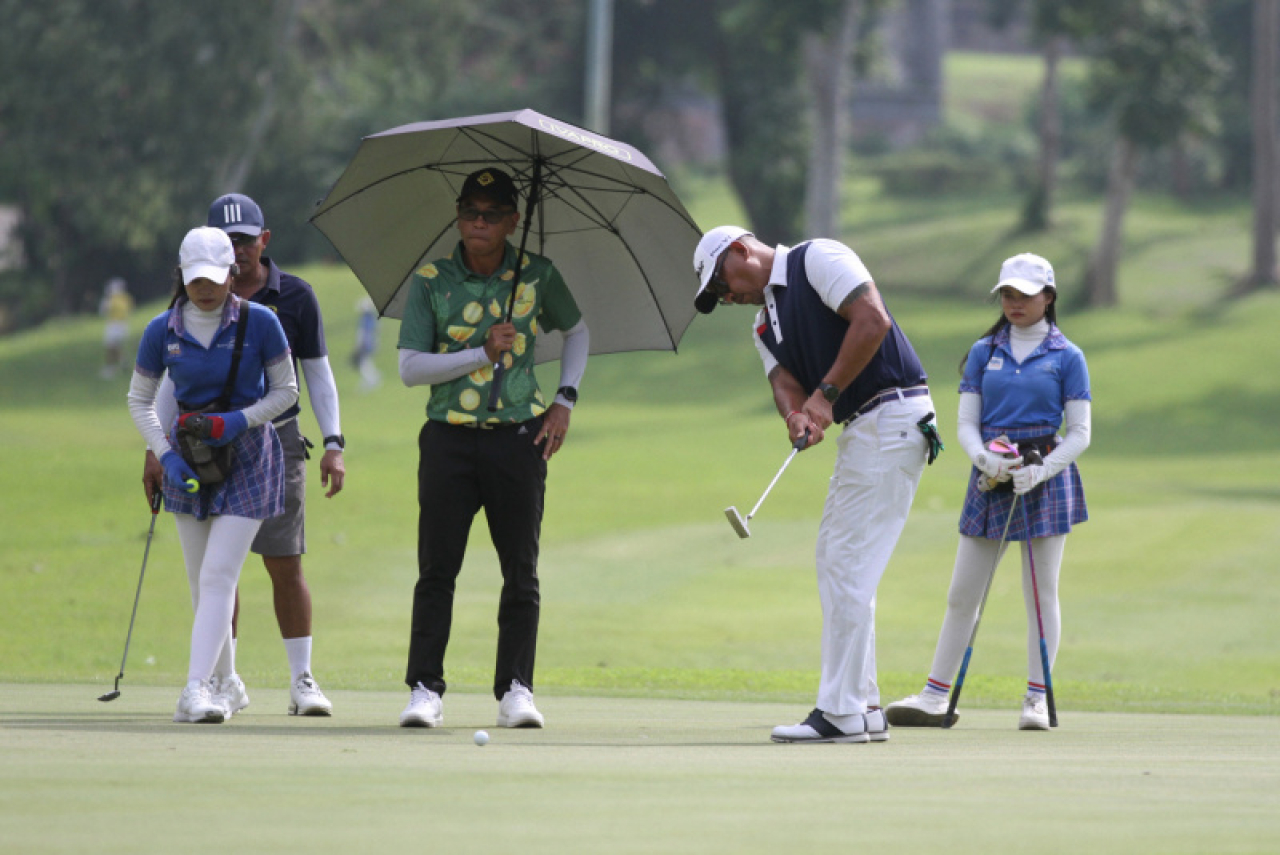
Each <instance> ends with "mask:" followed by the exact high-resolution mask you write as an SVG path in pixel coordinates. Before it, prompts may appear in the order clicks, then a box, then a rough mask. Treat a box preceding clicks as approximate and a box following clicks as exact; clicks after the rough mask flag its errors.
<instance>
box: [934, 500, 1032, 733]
mask: <svg viewBox="0 0 1280 855" xmlns="http://www.w3.org/2000/svg"><path fill="white" fill-rule="evenodd" d="M1018 499H1019V496H1018V495H1017V494H1016V493H1015V494H1014V496H1013V504H1011V505H1009V516H1008V517H1006V518H1005V521H1004V531H1003V532H1002V533H1001V534H1000V545H999V546H997V547H996V560H995V561H994V562H993V563H992V565H991V575H989V576H988V577H987V586H986V587H985V588H983V589H982V601H981V602H979V603H978V616H977V617H976V618H974V620H973V630H972V631H971V632H970V633H969V646H968V647H966V648H965V651H964V661H962V662H961V663H960V673H959V674H957V675H956V684H955V685H954V686H952V687H951V699H950V700H949V701H948V702H947V714H946V715H944V716H943V717H942V726H943V727H944V728H950V727H951V726H952V725H953V724H955V723H956V704H958V703H960V692H961V691H962V690H963V689H964V677H965V674H967V673H969V659H970V657H972V656H973V642H974V641H975V640H976V639H977V637H978V625H979V624H981V623H982V612H983V610H984V609H985V608H986V607H987V594H990V593H991V582H992V580H993V579H995V578H996V568H997V567H999V566H1000V553H1001V552H1003V551H1004V544H1005V540H1006V539H1007V538H1008V537H1009V523H1011V522H1013V512H1014V511H1016V510H1017V509H1018ZM1024 511H1025V508H1024Z"/></svg>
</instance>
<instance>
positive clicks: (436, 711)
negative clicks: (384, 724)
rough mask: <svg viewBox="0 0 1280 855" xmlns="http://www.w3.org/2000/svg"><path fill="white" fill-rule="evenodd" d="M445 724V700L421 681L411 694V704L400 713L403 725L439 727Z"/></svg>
mask: <svg viewBox="0 0 1280 855" xmlns="http://www.w3.org/2000/svg"><path fill="white" fill-rule="evenodd" d="M442 724H444V701H443V700H442V699H441V698H440V696H439V695H437V694H436V693H435V692H433V691H431V690H430V689H428V688H427V687H426V686H424V685H422V684H421V683H419V684H418V685H416V686H414V687H413V691H412V693H411V694H410V695H409V706H407V707H405V708H404V712H402V713H400V726H401V727H439V726H440V725H442Z"/></svg>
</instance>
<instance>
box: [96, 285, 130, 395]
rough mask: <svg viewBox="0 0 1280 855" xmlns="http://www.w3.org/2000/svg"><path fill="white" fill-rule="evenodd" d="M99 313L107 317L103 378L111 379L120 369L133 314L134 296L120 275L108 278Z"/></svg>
mask: <svg viewBox="0 0 1280 855" xmlns="http://www.w3.org/2000/svg"><path fill="white" fill-rule="evenodd" d="M98 314H99V315H101V316H102V317H104V318H106V319H107V324H106V327H105V328H104V329H103V332H102V350H103V355H102V379H103V380H109V379H111V378H112V377H114V376H116V373H117V372H118V371H119V370H120V365H121V361H122V359H123V356H124V341H125V339H126V338H128V337H129V316H130V315H131V314H133V297H131V296H129V289H128V286H127V285H126V284H125V281H124V280H123V279H121V278H120V277H119V276H113V277H111V278H110V279H108V280H107V285H106V288H105V290H104V291H103V294H102V302H101V303H99V304H98Z"/></svg>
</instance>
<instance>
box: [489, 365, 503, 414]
mask: <svg viewBox="0 0 1280 855" xmlns="http://www.w3.org/2000/svg"><path fill="white" fill-rule="evenodd" d="M506 373H507V369H506V366H504V365H503V364H502V363H501V362H495V363H493V382H492V383H490V384H489V412H491V413H496V412H497V411H498V398H500V397H501V396H502V375H504V374H506Z"/></svg>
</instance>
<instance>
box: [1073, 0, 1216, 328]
mask: <svg viewBox="0 0 1280 855" xmlns="http://www.w3.org/2000/svg"><path fill="white" fill-rule="evenodd" d="M1062 6H1063V7H1064V9H1063V11H1062V15H1063V20H1064V21H1066V22H1068V24H1069V26H1070V27H1071V28H1072V30H1073V31H1074V32H1075V33H1076V34H1077V35H1078V37H1079V38H1080V39H1081V40H1082V41H1084V42H1085V43H1086V44H1092V45H1095V46H1096V48H1095V49H1096V53H1095V57H1094V61H1093V63H1092V64H1091V68H1090V86H1091V90H1092V100H1093V103H1094V104H1095V106H1096V107H1097V108H1098V109H1100V110H1104V111H1106V112H1107V113H1108V114H1109V115H1110V116H1111V117H1112V121H1113V123H1114V128H1115V143H1114V147H1113V150H1112V155H1111V164H1110V167H1109V172H1108V178H1107V192H1106V203H1105V208H1104V213H1103V222H1102V229H1101V232H1100V234H1099V235H1098V241H1097V243H1096V245H1095V246H1094V249H1093V251H1092V253H1091V254H1090V257H1089V262H1088V266H1087V269H1086V273H1085V293H1086V300H1087V302H1088V304H1089V305H1092V306H1108V305H1113V304H1114V303H1115V302H1116V270H1117V268H1118V266H1119V261H1120V247H1121V244H1122V241H1123V236H1124V218H1125V214H1126V212H1127V210H1128V206H1129V200H1130V198H1131V196H1132V193H1133V188H1134V182H1135V178H1136V174H1137V167H1138V158H1139V156H1140V154H1141V152H1143V151H1151V150H1155V149H1158V148H1160V147H1161V146H1164V145H1167V144H1169V143H1170V142H1171V141H1175V140H1178V139H1179V138H1180V137H1182V136H1183V135H1184V134H1212V133H1213V131H1214V130H1215V128H1216V121H1217V117H1216V113H1215V110H1214V103H1213V97H1212V96H1213V93H1214V91H1215V88H1216V86H1217V83H1218V81H1219V79H1220V78H1221V76H1222V74H1223V73H1224V72H1225V63H1224V61H1223V60H1222V59H1221V57H1220V56H1219V55H1218V54H1217V52H1216V51H1215V50H1214V47H1213V42H1212V39H1211V38H1210V33H1209V28H1208V19H1207V17H1206V15H1205V9H1204V5H1203V3H1201V2H1199V0H1123V2H1113V0H1063V2H1062Z"/></svg>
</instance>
